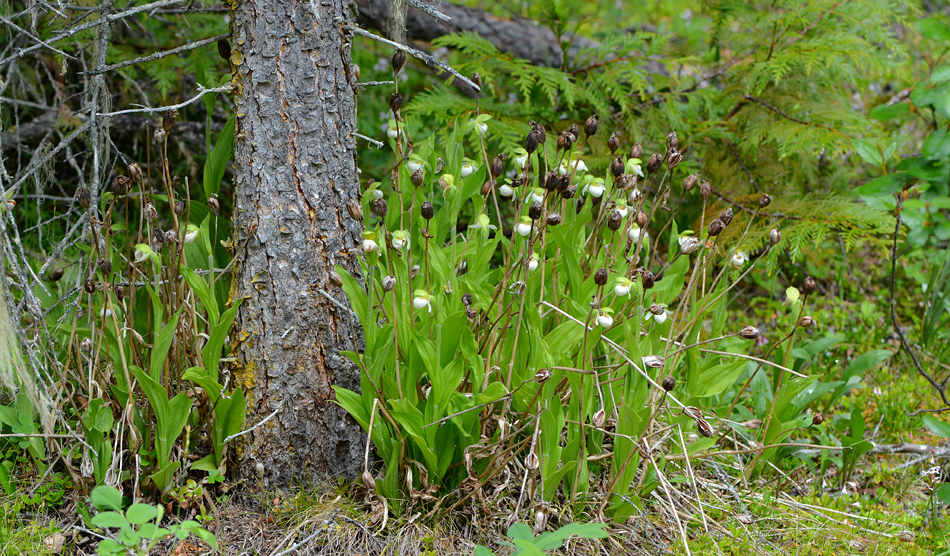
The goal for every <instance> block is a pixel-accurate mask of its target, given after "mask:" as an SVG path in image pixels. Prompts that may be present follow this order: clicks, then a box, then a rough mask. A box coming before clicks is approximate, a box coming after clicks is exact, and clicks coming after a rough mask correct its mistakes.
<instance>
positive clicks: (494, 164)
mask: <svg viewBox="0 0 950 556" xmlns="http://www.w3.org/2000/svg"><path fill="white" fill-rule="evenodd" d="M504 171H505V159H503V158H502V157H501V155H499V156H496V157H495V158H493V159H492V161H491V175H492V177H493V178H497V177H498V176H500V175H501V174H502V172H504Z"/></svg>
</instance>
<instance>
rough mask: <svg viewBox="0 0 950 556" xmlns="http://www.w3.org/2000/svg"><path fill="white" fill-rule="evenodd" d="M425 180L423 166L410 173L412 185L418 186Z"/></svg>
mask: <svg viewBox="0 0 950 556" xmlns="http://www.w3.org/2000/svg"><path fill="white" fill-rule="evenodd" d="M424 180H425V174H423V173H422V168H419V169H417V170H416V171H415V172H413V173H412V174H410V175H409V181H410V182H412V185H414V186H416V187H419V186H420V185H422V182H423V181H424Z"/></svg>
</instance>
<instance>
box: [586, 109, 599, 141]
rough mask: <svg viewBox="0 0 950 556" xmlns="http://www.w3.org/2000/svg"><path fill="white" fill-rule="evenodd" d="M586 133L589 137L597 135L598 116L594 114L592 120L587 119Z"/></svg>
mask: <svg viewBox="0 0 950 556" xmlns="http://www.w3.org/2000/svg"><path fill="white" fill-rule="evenodd" d="M584 133H586V134H587V136H588V137H590V136H591V135H594V134H595V133H597V115H596V114H592V115H591V117H590V118H587V121H586V122H584Z"/></svg>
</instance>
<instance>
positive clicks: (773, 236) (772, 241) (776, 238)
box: [769, 228, 782, 247]
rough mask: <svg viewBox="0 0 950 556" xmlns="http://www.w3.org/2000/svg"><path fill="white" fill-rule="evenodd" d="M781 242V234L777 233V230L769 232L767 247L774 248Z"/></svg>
mask: <svg viewBox="0 0 950 556" xmlns="http://www.w3.org/2000/svg"><path fill="white" fill-rule="evenodd" d="M780 241H782V232H780V231H778V228H773V229H772V231H771V232H769V247H775V246H776V245H778V244H779V242H780Z"/></svg>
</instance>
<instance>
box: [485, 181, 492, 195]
mask: <svg viewBox="0 0 950 556" xmlns="http://www.w3.org/2000/svg"><path fill="white" fill-rule="evenodd" d="M492 187H494V182H492V181H486V182H485V183H484V184H482V197H487V196H488V194H489V193H491V190H492Z"/></svg>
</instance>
